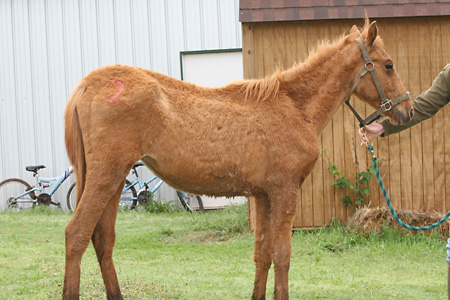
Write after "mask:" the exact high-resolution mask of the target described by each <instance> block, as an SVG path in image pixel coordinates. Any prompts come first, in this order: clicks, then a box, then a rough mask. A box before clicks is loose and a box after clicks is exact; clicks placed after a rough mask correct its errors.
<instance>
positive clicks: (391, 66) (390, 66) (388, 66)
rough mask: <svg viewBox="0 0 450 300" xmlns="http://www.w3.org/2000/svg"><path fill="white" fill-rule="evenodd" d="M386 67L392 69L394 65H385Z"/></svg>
mask: <svg viewBox="0 0 450 300" xmlns="http://www.w3.org/2000/svg"><path fill="white" fill-rule="evenodd" d="M385 67H386V69H387V70H392V69H393V68H394V65H393V64H387V65H385Z"/></svg>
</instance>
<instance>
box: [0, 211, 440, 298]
mask: <svg viewBox="0 0 450 300" xmlns="http://www.w3.org/2000/svg"><path fill="white" fill-rule="evenodd" d="M70 217H71V215H70V214H69V213H65V212H61V211H59V210H49V209H37V210H35V211H28V212H8V213H2V214H0V227H1V231H0V299H8V300H9V299H60V298H61V291H62V284H63V277H64V228H65V226H66V224H67V223H68V221H69V219H70ZM246 217H247V212H246V209H245V207H237V208H231V209H227V210H224V211H217V212H209V213H205V214H189V213H184V212H171V213H160V214H150V213H146V212H135V211H122V212H119V216H118V221H117V242H116V247H115V251H114V258H115V265H116V270H117V273H118V277H119V281H120V283H121V288H122V293H123V296H124V297H125V299H250V296H251V292H252V289H253V277H254V264H253V261H252V253H253V236H252V233H251V232H250V231H248V229H247V219H246ZM292 244H293V246H292V260H291V270H290V296H291V299H447V266H448V265H447V262H446V260H445V258H446V255H447V254H446V249H445V246H446V244H447V242H446V241H445V240H443V239H440V238H439V237H437V236H436V235H431V236H425V235H423V234H421V233H419V234H406V235H405V234H401V233H399V232H397V231H394V230H386V231H385V232H384V233H383V234H376V233H372V234H369V235H368V236H362V235H358V234H356V233H350V232H348V231H347V229H346V228H345V226H343V225H339V224H335V225H333V226H331V227H327V228H322V229H316V230H309V231H303V230H299V231H295V232H294V233H293V238H292ZM81 268H82V274H81V299H102V298H103V299H104V298H106V297H105V292H104V288H103V283H102V279H101V274H100V271H99V267H98V264H97V262H96V258H95V253H94V250H93V248H92V246H89V248H88V250H87V251H86V253H85V255H84V256H83V261H82V266H81ZM272 292H273V271H272V270H271V271H270V276H269V283H268V294H267V298H268V299H270V298H271V297H272V296H271V295H272Z"/></svg>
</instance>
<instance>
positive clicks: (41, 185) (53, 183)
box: [13, 166, 73, 203]
mask: <svg viewBox="0 0 450 300" xmlns="http://www.w3.org/2000/svg"><path fill="white" fill-rule="evenodd" d="M72 173H73V167H72V166H70V167H69V168H68V169H67V170H65V171H64V173H62V174H61V175H60V176H58V177H50V178H46V177H41V176H39V174H37V173H35V174H34V175H33V176H34V177H35V178H36V182H37V185H35V186H33V187H32V189H31V190H29V191H26V192H25V193H22V194H20V195H18V196H16V197H14V199H13V201H15V202H17V203H27V202H38V199H37V197H32V198H33V200H31V201H30V200H21V199H20V198H21V197H23V196H25V195H28V194H31V193H34V192H36V191H37V192H39V194H41V193H42V192H43V191H44V189H45V188H47V187H50V191H49V192H48V195H49V196H50V197H51V196H52V195H53V194H54V193H55V192H56V190H57V189H58V188H59V187H60V186H61V184H62V183H63V182H64V181H65V180H66V179H67V178H68V177H69V176H70V174H72ZM46 184H47V185H46Z"/></svg>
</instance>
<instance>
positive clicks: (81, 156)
mask: <svg viewBox="0 0 450 300" xmlns="http://www.w3.org/2000/svg"><path fill="white" fill-rule="evenodd" d="M86 89H87V82H86V80H85V79H83V80H82V81H81V82H80V84H79V85H78V86H77V87H76V88H75V90H74V92H73V94H72V97H71V98H70V100H69V102H68V103H67V106H66V110H65V112H64V120H65V127H66V128H65V134H66V150H67V154H68V156H69V160H70V162H71V164H72V166H73V168H74V173H75V182H76V185H77V203H79V200H80V199H81V195H82V194H83V190H84V186H85V182H86V158H85V151H84V142H83V133H82V130H81V126H80V119H79V117H78V110H77V103H78V100H79V98H81V96H82V95H83V93H84V92H85V91H86Z"/></svg>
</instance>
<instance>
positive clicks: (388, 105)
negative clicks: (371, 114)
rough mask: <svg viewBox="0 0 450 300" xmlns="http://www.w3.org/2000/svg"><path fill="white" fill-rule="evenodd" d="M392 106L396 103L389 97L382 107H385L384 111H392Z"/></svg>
mask: <svg viewBox="0 0 450 300" xmlns="http://www.w3.org/2000/svg"><path fill="white" fill-rule="evenodd" d="M392 107H394V104H393V103H392V101H391V100H389V99H388V100H386V101H384V102H383V103H381V108H383V110H384V111H390V110H391V108H392Z"/></svg>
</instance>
